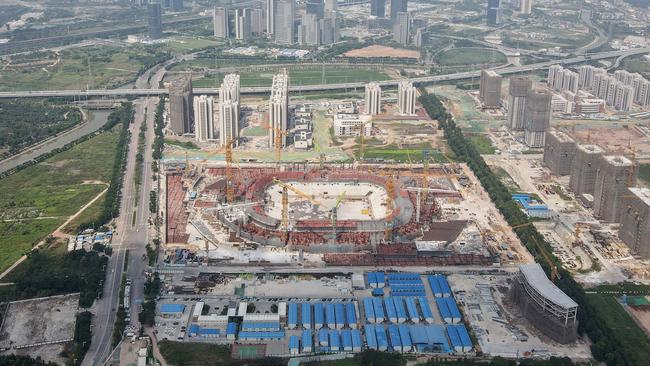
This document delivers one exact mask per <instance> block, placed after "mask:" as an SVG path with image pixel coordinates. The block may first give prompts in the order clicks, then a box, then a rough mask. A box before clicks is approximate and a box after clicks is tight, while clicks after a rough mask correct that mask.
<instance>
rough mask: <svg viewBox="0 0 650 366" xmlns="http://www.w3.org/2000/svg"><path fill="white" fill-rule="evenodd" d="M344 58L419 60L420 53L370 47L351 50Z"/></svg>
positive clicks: (377, 46)
mask: <svg viewBox="0 0 650 366" xmlns="http://www.w3.org/2000/svg"><path fill="white" fill-rule="evenodd" d="M343 56H346V57H405V58H415V59H419V58H420V53H419V52H418V51H413V50H405V49H400V48H393V47H387V46H380V45H372V46H368V47H364V48H359V49H356V50H351V51H348V52H346V53H344V54H343Z"/></svg>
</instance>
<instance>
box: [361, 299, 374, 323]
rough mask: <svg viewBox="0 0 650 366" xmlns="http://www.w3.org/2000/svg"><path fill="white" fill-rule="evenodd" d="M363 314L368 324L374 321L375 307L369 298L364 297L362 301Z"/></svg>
mask: <svg viewBox="0 0 650 366" xmlns="http://www.w3.org/2000/svg"><path fill="white" fill-rule="evenodd" d="M363 312H364V314H365V316H366V320H367V321H369V322H374V321H375V305H374V303H373V301H372V299H371V298H369V297H366V298H364V299H363Z"/></svg>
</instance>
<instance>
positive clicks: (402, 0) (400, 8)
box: [390, 0, 408, 22]
mask: <svg viewBox="0 0 650 366" xmlns="http://www.w3.org/2000/svg"><path fill="white" fill-rule="evenodd" d="M407 11H408V0H390V20H391V22H395V21H396V20H397V14H398V13H406V12H407Z"/></svg>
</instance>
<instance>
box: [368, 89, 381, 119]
mask: <svg viewBox="0 0 650 366" xmlns="http://www.w3.org/2000/svg"><path fill="white" fill-rule="evenodd" d="M379 113H381V87H380V86H379V84H377V83H368V84H366V114H370V115H375V114H379Z"/></svg>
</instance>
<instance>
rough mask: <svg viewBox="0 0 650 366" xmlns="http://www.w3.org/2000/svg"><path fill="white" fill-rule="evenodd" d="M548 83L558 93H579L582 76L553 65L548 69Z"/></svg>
mask: <svg viewBox="0 0 650 366" xmlns="http://www.w3.org/2000/svg"><path fill="white" fill-rule="evenodd" d="M546 82H547V84H548V86H549V87H550V88H553V89H555V90H556V91H559V92H561V91H569V92H571V93H573V94H575V93H577V92H578V87H579V85H580V74H579V73H577V72H574V71H571V70H569V69H565V68H563V67H562V66H560V65H553V66H551V67H549V69H548V77H547V78H546Z"/></svg>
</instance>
